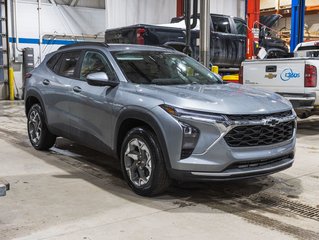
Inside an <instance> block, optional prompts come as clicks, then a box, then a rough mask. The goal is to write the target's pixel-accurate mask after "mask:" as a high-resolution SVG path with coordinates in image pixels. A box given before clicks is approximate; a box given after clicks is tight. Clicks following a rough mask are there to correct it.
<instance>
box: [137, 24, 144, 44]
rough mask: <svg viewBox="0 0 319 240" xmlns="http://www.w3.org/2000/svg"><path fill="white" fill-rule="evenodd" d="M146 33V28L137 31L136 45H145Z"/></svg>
mask: <svg viewBox="0 0 319 240" xmlns="http://www.w3.org/2000/svg"><path fill="white" fill-rule="evenodd" d="M144 33H145V29H144V28H138V29H137V30H136V43H137V44H140V45H144Z"/></svg>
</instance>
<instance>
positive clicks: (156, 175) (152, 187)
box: [120, 127, 170, 196]
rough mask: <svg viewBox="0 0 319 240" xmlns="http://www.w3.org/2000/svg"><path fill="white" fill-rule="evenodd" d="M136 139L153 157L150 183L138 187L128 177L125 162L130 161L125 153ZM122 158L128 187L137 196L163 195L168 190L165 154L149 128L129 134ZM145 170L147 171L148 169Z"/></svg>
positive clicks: (122, 149)
mask: <svg viewBox="0 0 319 240" xmlns="http://www.w3.org/2000/svg"><path fill="white" fill-rule="evenodd" d="M134 139H138V140H139V141H141V142H143V143H145V145H146V147H147V149H148V150H149V153H150V157H151V158H150V161H151V166H152V167H151V169H152V170H151V174H150V176H149V180H148V182H147V183H146V184H145V185H142V186H137V185H136V184H134V182H133V181H132V180H131V178H130V177H129V176H128V172H127V170H126V166H125V161H127V159H128V158H127V156H126V155H125V153H126V150H127V149H128V144H129V143H130V142H132V141H133V140H134ZM120 158H121V169H122V173H123V176H124V179H125V180H126V181H127V183H128V185H129V186H130V187H131V188H132V190H133V191H134V192H135V193H136V194H138V195H141V196H154V195H158V194H160V193H163V192H164V191H165V190H166V189H167V188H168V186H169V184H170V179H169V176H168V174H167V170H166V167H165V163H164V158H163V154H162V151H161V149H160V145H159V143H158V140H157V138H156V135H155V134H154V132H153V131H152V130H150V129H149V128H147V127H137V128H133V129H132V130H130V131H129V132H128V133H127V135H126V137H125V139H124V141H123V143H122V147H121V155H120ZM144 169H145V170H146V171H147V169H146V168H144ZM147 172H148V171H147ZM144 173H145V172H144Z"/></svg>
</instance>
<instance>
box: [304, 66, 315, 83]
mask: <svg viewBox="0 0 319 240" xmlns="http://www.w3.org/2000/svg"><path fill="white" fill-rule="evenodd" d="M316 86H317V68H316V67H315V66H313V65H309V64H306V66H305V87H316Z"/></svg>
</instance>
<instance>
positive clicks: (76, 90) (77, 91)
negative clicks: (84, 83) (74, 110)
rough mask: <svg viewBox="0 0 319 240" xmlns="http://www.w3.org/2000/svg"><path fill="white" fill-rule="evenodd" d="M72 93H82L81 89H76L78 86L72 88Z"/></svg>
mask: <svg viewBox="0 0 319 240" xmlns="http://www.w3.org/2000/svg"><path fill="white" fill-rule="evenodd" d="M73 91H74V92H76V93H79V92H82V88H80V87H78V86H75V87H74V88H73Z"/></svg>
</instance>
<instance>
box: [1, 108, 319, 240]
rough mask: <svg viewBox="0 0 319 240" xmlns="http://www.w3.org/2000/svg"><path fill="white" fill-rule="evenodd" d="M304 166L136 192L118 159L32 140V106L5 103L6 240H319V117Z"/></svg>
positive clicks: (303, 149) (304, 133)
mask: <svg viewBox="0 0 319 240" xmlns="http://www.w3.org/2000/svg"><path fill="white" fill-rule="evenodd" d="M298 125H299V130H298V144H297V155H296V161H295V164H294V166H293V167H292V168H290V169H288V170H286V171H284V172H281V173H277V174H274V175H272V176H268V177H262V178H254V179H250V180H245V181H237V182H228V183H205V184H203V183H202V184H198V183H197V184H195V183H194V184H182V185H175V186H172V187H171V188H170V189H169V191H168V192H167V193H166V194H165V195H162V196H160V197H156V198H143V197H140V196H137V195H135V194H134V193H132V192H131V191H130V189H129V188H128V187H127V185H126V183H125V182H124V181H123V179H122V177H121V173H120V171H119V166H118V163H117V161H116V160H114V159H110V158H109V157H107V156H105V155H103V154H100V153H98V152H95V151H93V150H90V149H87V148H85V147H82V146H79V145H77V144H75V143H73V142H69V141H67V140H65V139H58V141H57V144H56V147H54V148H53V149H52V150H51V151H49V152H39V151H36V150H34V149H33V148H32V147H31V145H30V143H29V141H28V138H27V133H26V119H25V116H24V110H23V103H22V102H16V103H14V104H11V103H9V102H0V177H2V178H4V179H6V180H7V181H8V182H10V184H11V190H10V191H8V192H7V196H5V197H1V198H0V239H1V240H2V239H32V240H34V239H68V240H69V239H137V240H141V239H183V240H186V239H245V240H246V239H267V240H269V239H316V240H318V239H319V118H315V117H313V118H310V119H307V120H303V121H299V123H298Z"/></svg>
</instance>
